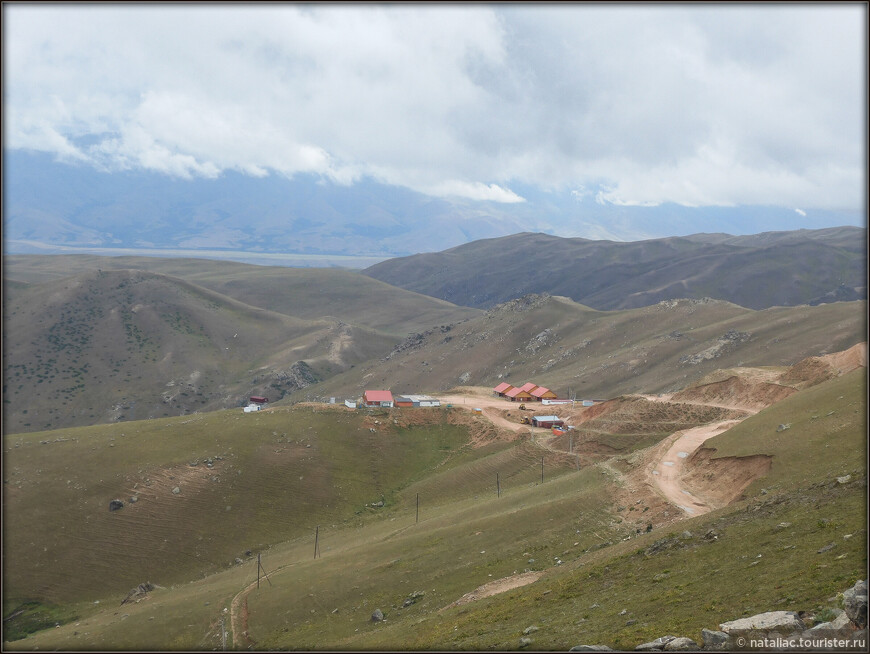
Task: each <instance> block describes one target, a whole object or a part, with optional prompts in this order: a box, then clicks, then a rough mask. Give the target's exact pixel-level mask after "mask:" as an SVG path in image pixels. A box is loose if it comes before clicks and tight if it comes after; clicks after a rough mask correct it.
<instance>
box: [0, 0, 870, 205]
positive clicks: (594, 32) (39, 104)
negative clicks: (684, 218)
mask: <svg viewBox="0 0 870 654" xmlns="http://www.w3.org/2000/svg"><path fill="white" fill-rule="evenodd" d="M3 18H4V26H5V35H4V48H5V51H4V58H5V59H6V89H5V95H4V105H5V106H4V110H5V113H6V116H7V121H6V134H5V145H6V147H10V148H32V149H37V150H43V151H48V152H53V153H55V154H56V155H57V156H59V157H63V158H66V159H75V160H79V161H90V162H92V163H93V164H94V165H98V166H101V167H103V168H106V169H123V168H129V167H142V168H149V169H151V170H156V171H161V172H164V173H165V174H167V175H174V176H178V177H182V178H184V177H192V176H204V177H214V176H217V175H220V174H221V173H222V172H223V171H227V170H237V171H240V172H243V173H245V174H250V175H255V176H263V175H266V174H280V175H285V176H293V175H295V174H297V173H316V174H319V175H321V176H323V177H324V178H326V179H330V180H333V181H336V182H338V183H342V184H353V183H355V182H356V181H358V180H360V179H362V178H364V177H372V178H375V179H377V180H379V181H382V182H386V183H390V184H396V185H400V186H406V187H409V188H412V189H415V190H419V191H423V192H426V193H430V194H434V195H445V196H447V195H453V196H457V195H458V196H461V197H465V198H476V199H482V200H489V201H496V202H520V201H522V200H523V198H522V197H521V196H520V195H518V194H516V193H514V192H513V191H511V190H510V188H511V187H512V186H513V187H514V188H518V187H520V186H521V185H531V186H536V187H539V188H542V189H581V188H582V189H584V191H583V192H584V193H586V194H588V195H590V196H592V197H596V198H597V199H599V201H601V202H607V203H611V204H622V205H652V204H659V203H664V202H675V203H679V204H684V205H691V206H706V205H720V206H729V205H737V204H770V205H776V206H802V207H808V208H815V207H819V208H829V209H844V208H845V209H851V210H862V209H863V208H864V205H865V197H864V189H865V188H866V186H867V176H866V170H865V161H866V141H867V139H866V132H865V125H866V94H867V89H866V88H865V84H864V82H865V80H866V76H867V71H866V56H865V54H866V53H865V50H864V42H865V40H866V34H865V31H864V25H865V24H866V18H867V7H866V6H862V5H859V4H856V5H840V6H835V7H827V6H823V5H818V6H813V5H808V6H801V5H781V6H780V5H769V6H740V7H737V6H735V7H718V6H712V7H706V6H642V5H641V6H635V5H624V6H623V5H615V6H608V5H582V4H581V5H543V6H535V5H473V6H470V7H463V6H452V5H441V6H438V5H435V6H415V5H407V6H404V5H398V6H353V5H326V6H317V5H311V6H296V5H281V4H276V5H251V6H248V5H200V6H197V5H172V4H170V5H110V6H108V7H103V6H100V5H63V4H54V5H52V4H49V5H24V4H21V5H18V4H11V5H10V4H7V5H4V6H3ZM482 180H486V182H485V183H484V182H483V181H482ZM586 189H588V190H586Z"/></svg>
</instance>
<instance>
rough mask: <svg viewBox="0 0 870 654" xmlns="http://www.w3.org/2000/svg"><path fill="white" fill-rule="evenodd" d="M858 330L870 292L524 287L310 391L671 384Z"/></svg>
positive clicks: (580, 393)
mask: <svg viewBox="0 0 870 654" xmlns="http://www.w3.org/2000/svg"><path fill="white" fill-rule="evenodd" d="M863 340H866V302H841V303H834V304H826V305H821V306H816V307H808V306H801V307H778V308H773V309H766V310H764V311H753V310H750V309H745V308H743V307H739V306H736V305H733V304H728V303H726V302H717V301H702V300H674V301H667V302H662V303H660V304H657V305H655V306H651V307H643V308H640V309H631V310H625V311H596V310H593V309H590V308H588V307H585V306H583V305H579V304H576V303H574V302H572V301H571V300H568V299H567V298H558V297H547V296H527V297H524V298H520V299H518V300H513V301H511V302H507V303H505V304H502V305H499V306H497V307H495V308H493V309H491V310H490V311H488V312H487V313H486V315H484V316H482V317H480V318H476V319H473V320H469V321H466V322H463V323H461V324H458V325H455V326H453V327H452V328H449V329H447V328H438V329H434V330H430V331H428V332H426V333H423V334H420V335H417V336H415V337H413V338H409V339H408V340H407V341H405V343H403V344H402V345H401V346H400V347H399V348H397V349H396V350H394V352H393V353H391V354H390V355H389V356H388V357H386V358H385V359H382V360H380V361H377V362H374V363H372V364H369V365H366V366H357V367H356V368H354V369H353V370H352V371H349V372H347V373H344V374H342V375H338V376H336V377H334V378H332V379H330V380H329V381H327V382H325V383H324V384H322V385H319V386H318V387H317V388H316V389H312V392H317V393H320V394H322V395H342V394H348V395H353V396H356V395H358V394H359V393H361V392H362V390H363V389H365V388H372V387H380V386H388V387H391V388H392V389H393V390H394V391H398V392H412V391H413V390H426V391H430V392H438V391H444V390H447V389H449V388H452V387H454V386H457V385H460V384H468V385H475V386H495V385H496V384H498V383H499V382H502V381H507V382H509V383H512V384H514V385H521V384H523V383H525V382H526V381H534V382H535V383H537V384H542V385H544V386H546V387H547V388H551V389H553V390H554V391H556V393H557V394H558V395H559V396H560V397H568V396H569V393H570V395H575V394H576V396H577V398H589V399H593V398H609V397H615V396H617V395H624V394H627V393H640V392H644V393H661V392H666V391H672V390H678V389H680V388H682V387H684V386H686V385H688V384H690V383H691V382H693V381H697V380H700V379H702V378H703V377H704V376H705V375H707V374H709V373H711V372H713V371H715V370H717V369H720V368H728V367H736V366H744V365H746V366H750V365H752V366H763V365H791V364H794V363H796V362H797V361H799V360H801V359H803V358H805V357H808V356H812V355H818V354H824V353H828V352H834V351H840V350H845V349H847V348H849V347H851V346H852V345H854V344H855V343H858V342H860V341H863Z"/></svg>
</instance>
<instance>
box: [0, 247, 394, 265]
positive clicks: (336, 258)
mask: <svg viewBox="0 0 870 654" xmlns="http://www.w3.org/2000/svg"><path fill="white" fill-rule="evenodd" d="M3 250H4V254H95V255H101V256H106V257H119V256H139V257H164V258H171V259H176V258H194V259H217V260H220V261H238V262H240V263H250V264H255V265H260V266H287V267H290V268H352V269H359V270H362V269H363V268H368V267H369V266H373V265H374V264H376V263H380V262H381V261H385V260H387V259H391V258H392V257H390V256H387V255H382V256H356V255H347V254H297V253H294V252H249V251H245V250H181V249H178V250H173V249H164V248H103V247H77V246H70V245H51V244H48V243H40V242H38V241H6V242H5V243H4V246H3Z"/></svg>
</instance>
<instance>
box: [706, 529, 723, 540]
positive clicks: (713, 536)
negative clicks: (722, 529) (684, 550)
mask: <svg viewBox="0 0 870 654" xmlns="http://www.w3.org/2000/svg"><path fill="white" fill-rule="evenodd" d="M719 536H720V534H719V532H718V531H716V530H715V529H710V530H708V531H707V533H706V534H704V540H708V541H709V540H719Z"/></svg>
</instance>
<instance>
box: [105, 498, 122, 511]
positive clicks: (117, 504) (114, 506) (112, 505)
mask: <svg viewBox="0 0 870 654" xmlns="http://www.w3.org/2000/svg"><path fill="white" fill-rule="evenodd" d="M123 508H124V502H123V501H122V500H112V501H111V502H109V511H117V510H118V509H123Z"/></svg>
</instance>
